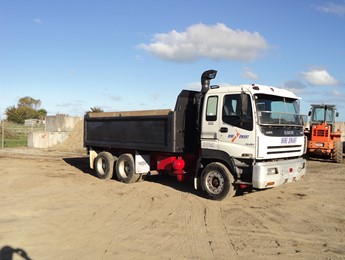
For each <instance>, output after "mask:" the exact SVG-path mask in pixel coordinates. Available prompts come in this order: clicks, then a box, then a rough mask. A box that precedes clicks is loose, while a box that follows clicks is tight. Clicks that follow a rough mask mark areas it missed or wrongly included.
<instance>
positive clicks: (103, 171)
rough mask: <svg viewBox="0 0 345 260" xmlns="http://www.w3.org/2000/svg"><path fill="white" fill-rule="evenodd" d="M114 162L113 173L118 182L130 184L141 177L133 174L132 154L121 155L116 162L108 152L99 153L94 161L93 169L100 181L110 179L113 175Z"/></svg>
mask: <svg viewBox="0 0 345 260" xmlns="http://www.w3.org/2000/svg"><path fill="white" fill-rule="evenodd" d="M115 161H116V166H115V168H116V169H115V172H116V177H117V179H118V180H119V181H121V182H124V183H132V182H137V181H139V180H140V179H141V177H142V175H141V174H136V173H135V164H134V158H133V155H132V154H130V153H125V154H121V155H120V157H119V158H118V159H117V160H116V157H114V156H113V155H112V154H111V153H109V152H100V153H99V154H98V155H97V157H96V159H95V162H94V168H95V172H96V175H97V177H98V178H100V179H111V178H112V177H113V174H114V163H115Z"/></svg>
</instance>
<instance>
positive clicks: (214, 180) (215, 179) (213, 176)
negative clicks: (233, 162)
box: [206, 171, 224, 194]
mask: <svg viewBox="0 0 345 260" xmlns="http://www.w3.org/2000/svg"><path fill="white" fill-rule="evenodd" d="M206 185H207V188H208V189H209V191H210V192H212V193H213V194H219V193H220V192H221V191H222V190H223V188H224V178H223V176H222V175H221V174H220V173H219V172H215V171H213V172H211V173H210V174H209V175H208V176H207V178H206Z"/></svg>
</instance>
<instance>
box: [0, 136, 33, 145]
mask: <svg viewBox="0 0 345 260" xmlns="http://www.w3.org/2000/svg"><path fill="white" fill-rule="evenodd" d="M26 146H28V137H27V136H24V135H23V136H20V137H16V138H5V140H4V147H26Z"/></svg>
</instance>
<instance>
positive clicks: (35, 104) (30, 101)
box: [18, 96, 41, 110]
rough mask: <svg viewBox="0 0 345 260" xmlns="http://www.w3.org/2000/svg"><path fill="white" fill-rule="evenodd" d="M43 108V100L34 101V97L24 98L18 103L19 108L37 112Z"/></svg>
mask: <svg viewBox="0 0 345 260" xmlns="http://www.w3.org/2000/svg"><path fill="white" fill-rule="evenodd" d="M40 106H41V100H39V99H34V98H32V97H28V96H27V97H22V98H20V99H19V101H18V107H31V108H33V109H35V110H37V109H39V108H40Z"/></svg>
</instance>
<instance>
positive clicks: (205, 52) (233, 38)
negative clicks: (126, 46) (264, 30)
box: [137, 23, 269, 62]
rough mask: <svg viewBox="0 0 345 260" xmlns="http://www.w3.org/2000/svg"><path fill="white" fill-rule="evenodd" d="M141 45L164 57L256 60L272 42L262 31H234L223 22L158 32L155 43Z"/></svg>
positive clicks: (188, 59)
mask: <svg viewBox="0 0 345 260" xmlns="http://www.w3.org/2000/svg"><path fill="white" fill-rule="evenodd" d="M137 47H138V48H141V49H144V50H146V51H148V52H150V53H152V54H153V55H155V56H157V57H158V58H160V59H164V60H169V61H177V62H191V61H195V60H198V59H201V58H209V59H212V60H239V61H252V60H255V59H257V58H258V57H259V56H260V55H262V53H263V52H264V51H265V50H267V49H268V48H269V45H268V43H267V41H266V40H265V38H264V37H262V36H261V35H260V34H259V33H258V32H253V33H251V32H248V31H241V30H233V29H231V28H229V27H227V26H226V25H224V24H222V23H218V24H216V25H212V26H207V25H204V24H202V23H199V24H195V25H192V26H190V27H188V28H187V29H186V30H185V31H184V32H177V31H176V30H172V31H170V32H168V33H160V34H155V35H154V37H153V39H152V43H150V44H140V45H138V46H137Z"/></svg>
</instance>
